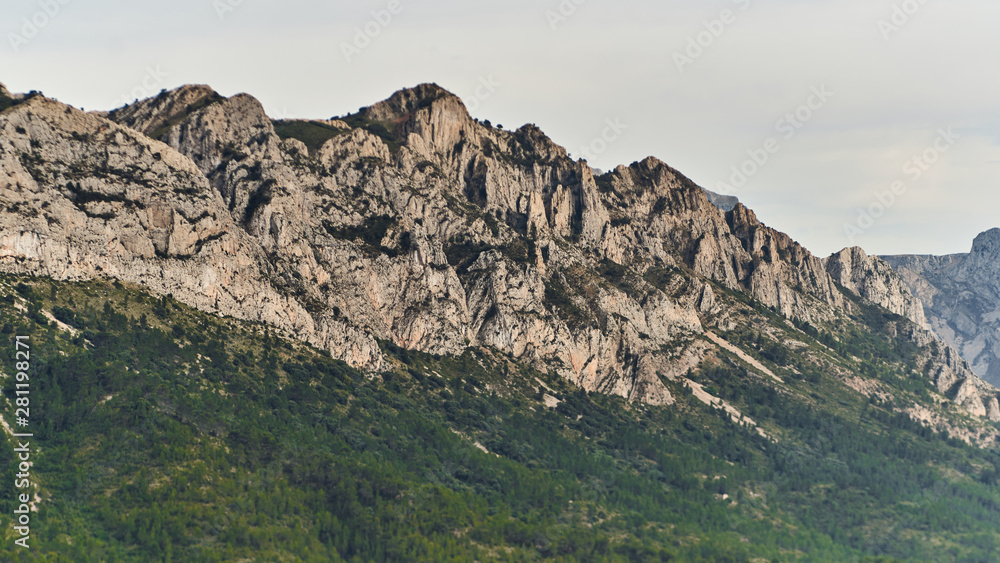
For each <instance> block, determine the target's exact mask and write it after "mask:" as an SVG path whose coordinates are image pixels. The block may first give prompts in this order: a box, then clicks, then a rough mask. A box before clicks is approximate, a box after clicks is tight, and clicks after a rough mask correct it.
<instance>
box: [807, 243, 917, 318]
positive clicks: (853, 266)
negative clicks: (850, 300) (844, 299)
mask: <svg viewBox="0 0 1000 563" xmlns="http://www.w3.org/2000/svg"><path fill="white" fill-rule="evenodd" d="M825 264H826V271H827V272H828V273H829V274H830V276H832V277H833V280H834V281H835V282H837V283H839V284H840V285H841V286H843V287H844V288H845V289H847V290H848V291H851V292H853V293H854V294H856V295H860V296H861V297H864V298H865V299H867V300H869V301H871V302H872V303H876V304H878V305H880V306H882V307H884V308H885V309H888V310H889V311H891V312H893V313H896V314H897V315H900V316H902V317H906V318H908V319H910V320H911V321H913V322H914V323H916V324H917V325H919V326H921V327H924V328H927V319H926V318H925V317H924V308H923V304H922V303H921V302H920V300H919V299H917V298H916V297H915V296H914V295H913V293H912V292H911V291H910V289H909V288H908V287H907V286H906V284H905V283H904V282H903V280H902V279H901V278H900V277H899V275H898V274H896V272H895V271H894V270H893V269H892V266H890V265H889V264H888V263H887V262H886V261H884V260H882V259H881V258H878V257H876V256H868V255H867V254H865V251H864V250H862V249H860V248H858V247H856V246H855V247H853V248H845V249H844V250H841V251H840V252H837V253H835V254H833V255H832V256H830V257H829V258H827V259H826V260H825Z"/></svg>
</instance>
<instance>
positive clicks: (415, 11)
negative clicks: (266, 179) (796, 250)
mask: <svg viewBox="0 0 1000 563" xmlns="http://www.w3.org/2000/svg"><path fill="white" fill-rule="evenodd" d="M390 8H393V10H392V11H395V12H397V13H395V14H393V13H391V12H390ZM46 10H47V11H48V13H46ZM727 10H728V12H727ZM50 14H51V15H50ZM380 20H381V21H380ZM32 22H33V23H32ZM998 23H1000V3H997V2H996V1H995V0H951V1H949V2H944V1H943V0H923V1H922V2H921V1H920V0H836V1H835V0H808V1H802V0H799V1H794V2H793V1H791V0H712V1H669V2H661V1H657V2H653V1H639V0H615V1H611V0H541V1H538V0H535V1H527V0H503V1H500V0H479V1H471V2H470V1H468V0H466V1H463V2H459V1H458V0H434V1H433V2H431V1H428V0H423V1H421V0H376V1H358V2H318V1H309V0H283V1H281V2H278V1H270V2H269V1H265V0H173V1H172V2H169V3H167V2H148V1H146V2H137V1H134V0H132V1H124V0H118V1H115V0H6V1H5V2H4V3H3V5H2V7H0V32H2V33H3V44H0V81H2V82H4V83H5V84H6V85H7V86H8V87H9V88H10V89H11V90H13V91H27V90H32V89H35V90H41V91H43V92H44V93H45V94H47V95H49V96H53V97H56V98H58V99H60V100H62V101H64V102H67V103H71V104H73V105H76V106H82V107H85V108H86V109H110V108H112V107H115V106H118V105H120V104H121V103H122V102H123V100H131V99H133V98H135V97H136V96H139V95H154V94H156V93H157V92H158V91H159V90H160V89H161V88H173V87H176V86H179V85H182V84H187V83H206V84H210V85H211V86H213V87H214V88H215V89H216V90H218V91H219V92H220V93H222V94H225V95H232V94H235V93H238V92H248V93H251V94H253V95H254V96H256V97H257V98H259V99H260V100H261V101H262V102H263V103H264V105H265V107H266V108H267V109H268V112H269V113H270V114H271V116H272V117H320V118H326V117H330V116H333V115H342V114H346V113H349V112H353V111H356V110H357V109H358V107H360V106H363V105H368V104H370V103H373V102H375V101H378V100H381V99H384V98H385V97H387V96H389V95H390V94H391V93H392V92H394V91H395V90H397V89H399V88H402V87H406V86H413V85H416V84H418V83H421V82H437V83H438V84H440V85H442V86H444V87H445V88H448V89H449V90H451V91H453V92H455V93H456V94H458V95H459V96H461V97H462V98H463V99H465V100H466V103H467V105H469V106H470V108H473V112H472V113H473V115H475V116H476V117H480V118H483V119H490V120H491V121H493V123H499V124H503V125H504V126H505V127H506V128H508V129H510V128H516V127H518V126H520V125H522V124H524V123H529V122H531V123H535V124H537V125H538V126H539V127H541V128H542V129H543V130H544V131H545V132H547V133H548V134H549V135H550V136H551V137H552V138H553V139H554V140H555V141H556V142H557V143H559V144H562V145H564V146H565V147H567V149H569V151H570V152H571V154H573V155H574V156H584V155H585V154H589V160H590V162H591V164H592V165H593V166H596V167H599V168H603V169H609V168H612V167H614V166H616V165H617V164H628V163H630V162H633V161H635V160H638V159H641V158H644V157H645V156H648V155H653V156H656V157H658V158H661V159H662V160H664V161H666V162H667V163H669V164H671V165H672V166H674V167H675V168H677V169H679V170H680V171H681V172H683V173H685V174H686V175H688V176H690V177H691V178H692V179H693V180H694V181H696V182H698V183H699V184H701V185H702V186H705V187H707V188H709V189H712V190H715V191H720V192H725V193H733V194H734V195H737V196H739V197H740V198H741V199H742V200H743V201H744V202H746V203H747V204H748V205H749V206H750V207H751V208H753V209H754V210H755V211H756V212H757V213H758V215H759V217H760V218H761V219H762V220H763V221H764V222H766V223H768V224H770V225H772V226H774V227H776V228H779V229H781V230H783V231H785V232H787V233H788V234H790V235H791V236H792V237H793V238H795V239H796V240H798V241H799V242H802V243H803V244H805V245H806V246H807V247H808V248H810V249H811V250H813V251H814V252H815V253H817V254H820V255H826V254H829V253H830V252H833V251H835V250H838V249H840V248H842V247H844V246H848V245H850V244H852V243H854V244H858V245H860V246H862V247H864V248H865V249H866V250H867V251H869V252H870V253H879V254H887V253H904V252H905V253H937V254H942V253H951V252H965V251H967V250H968V248H969V247H970V246H971V241H972V238H973V237H974V236H975V235H976V234H977V233H978V232H980V231H983V230H985V229H987V228H991V227H995V226H1000V216H998V215H1000V214H998V212H997V211H998V209H1000V190H998V189H997V188H1000V148H998V146H997V145H998V141H1000V106H998V100H1000V74H998V72H997V69H998V63H1000V42H998V41H997V40H996V28H997V24H998ZM366 29H367V31H368V33H366V32H365V30H366ZM359 30H360V31H359ZM359 33H361V34H362V36H361V37H359V36H358V34H359ZM345 46H346V47H345ZM345 53H346V54H345ZM487 84H491V85H490V86H488V87H487V86H486V85H487ZM477 88H478V90H477ZM814 92H815V93H814ZM817 93H818V94H817ZM820 94H821V95H820ZM810 105H811V106H812V107H811V108H810V107H809V106H810ZM789 114H790V115H791V117H790V118H789V117H788V115H789ZM796 114H798V116H797V117H796ZM609 122H610V123H617V125H616V126H615V127H611V126H609ZM949 131H950V133H949ZM602 135H604V136H605V137H606V138H607V139H612V140H610V141H609V142H605V141H604V140H603V139H602V140H600V141H597V139H600V138H601V137H602ZM753 156H756V158H757V160H758V161H760V162H764V164H763V165H758V164H756V163H754V162H753V161H752V160H750V161H749V162H746V161H747V160H748V159H751V158H752V157H753ZM765 157H766V161H764V158H765ZM914 157H918V158H919V159H920V160H921V161H920V162H915V161H913V160H912V159H913V158H914ZM925 158H926V159H927V161H928V162H923V160H924V159H925ZM734 167H743V168H744V169H745V172H750V174H745V176H746V178H745V182H743V180H744V179H743V178H740V177H739V175H737V176H736V177H735V178H733V176H734V172H733V168H734ZM755 169H756V170H755ZM734 180H735V182H734ZM894 182H900V183H898V184H894ZM740 183H742V185H737V184H740ZM893 188H895V189H896V191H897V194H892V195H885V193H890V194H891V190H892V189H893ZM877 194H883V195H881V196H879V195H877ZM880 199H881V200H882V202H880ZM884 203H888V205H884ZM862 209H864V210H866V211H865V214H864V215H862V214H861V213H860V210H862ZM845 227H849V228H848V229H847V230H846V231H845Z"/></svg>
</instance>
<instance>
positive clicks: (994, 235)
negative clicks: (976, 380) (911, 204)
mask: <svg viewBox="0 0 1000 563" xmlns="http://www.w3.org/2000/svg"><path fill="white" fill-rule="evenodd" d="M883 258H884V259H885V261H886V262H888V263H889V264H891V265H892V267H893V268H895V269H896V271H897V272H898V273H899V275H900V276H901V277H902V278H903V279H904V280H905V281H906V283H907V284H908V285H909V287H910V288H911V289H912V291H913V293H914V294H915V295H917V296H918V297H919V298H920V300H921V301H922V302H923V305H924V308H925V310H926V313H927V318H928V320H929V322H930V326H931V327H932V328H933V330H934V332H935V333H936V334H937V335H938V336H939V337H940V338H941V339H942V340H943V341H944V342H946V343H948V345H950V346H952V347H954V348H955V349H956V350H958V351H959V352H960V353H961V354H962V357H964V358H965V359H966V360H968V361H969V363H970V364H972V368H973V370H975V372H976V373H977V374H979V375H980V376H981V377H983V378H984V379H985V380H986V381H988V382H990V383H992V384H994V385H997V384H1000V315H998V312H1000V266H998V264H1000V229H992V230H989V231H986V232H984V233H981V234H980V235H979V236H978V237H976V240H975V241H974V242H973V244H972V251H971V252H970V253H968V254H956V255H951V256H884V257H883Z"/></svg>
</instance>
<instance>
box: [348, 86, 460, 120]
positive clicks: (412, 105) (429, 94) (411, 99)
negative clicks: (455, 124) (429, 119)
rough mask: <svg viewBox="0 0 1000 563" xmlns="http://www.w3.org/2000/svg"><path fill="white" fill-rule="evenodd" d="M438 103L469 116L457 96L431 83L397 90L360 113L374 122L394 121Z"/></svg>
mask: <svg viewBox="0 0 1000 563" xmlns="http://www.w3.org/2000/svg"><path fill="white" fill-rule="evenodd" d="M438 102H444V103H445V104H447V106H448V107H447V109H450V110H453V111H456V112H458V113H460V114H462V115H464V116H465V117H468V116H469V112H468V111H467V110H466V109H465V104H463V103H462V100H461V99H459V97H458V96H456V95H455V94H452V93H451V92H449V91H448V90H445V89H444V88H442V87H440V86H438V85H437V84H433V83H425V84H419V85H417V86H414V87H413V88H404V89H402V90H399V91H398V92H396V93H395V94H393V95H392V96H390V97H389V98H388V99H387V100H384V101H381V102H379V103H377V104H375V105H373V106H370V107H367V108H364V109H363V110H362V111H361V113H362V114H364V116H365V117H367V118H369V119H373V120H376V121H396V120H399V119H403V118H406V117H407V116H409V115H411V114H413V113H414V112H416V111H418V110H420V109H423V108H427V107H431V106H433V105H435V104H436V103H438Z"/></svg>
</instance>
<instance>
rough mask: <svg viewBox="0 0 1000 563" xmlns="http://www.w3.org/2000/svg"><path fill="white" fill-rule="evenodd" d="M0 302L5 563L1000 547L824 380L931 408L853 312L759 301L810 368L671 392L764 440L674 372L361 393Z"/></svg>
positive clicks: (372, 381)
mask: <svg viewBox="0 0 1000 563" xmlns="http://www.w3.org/2000/svg"><path fill="white" fill-rule="evenodd" d="M0 295H2V301H0V332H2V338H0V343H2V345H3V346H4V350H5V352H4V354H3V358H4V360H3V364H2V365H0V369H2V372H3V374H4V376H5V378H4V379H3V389H4V393H5V396H6V399H7V405H6V408H5V416H4V418H5V420H6V421H8V423H12V422H13V410H14V408H15V406H14V403H13V401H14V399H15V397H14V394H13V384H14V380H13V378H12V374H13V373H14V371H15V369H14V367H15V358H14V350H15V345H14V343H13V341H14V337H15V336H16V335H27V336H30V346H31V366H30V370H31V371H30V376H31V380H30V381H31V392H32V395H31V401H32V408H31V426H30V428H29V429H28V431H33V432H34V435H35V436H34V438H33V439H32V440H33V443H32V445H33V447H34V449H35V453H34V454H33V458H32V460H33V462H34V465H33V466H32V468H31V475H32V480H33V481H35V482H36V483H37V485H38V492H39V494H40V497H41V501H40V502H39V503H38V512H37V513H33V514H32V517H31V534H30V545H31V547H30V548H29V549H23V548H21V547H18V546H16V545H14V543H13V542H14V539H15V537H17V535H16V533H15V532H14V531H13V529H12V527H11V526H10V525H7V524H5V525H4V527H3V528H2V530H3V534H4V538H3V541H2V544H0V559H2V560H3V561H11V562H14V561H185V562H188V561H191V562H195V561H340V560H346V561H472V560H479V561H536V560H557V561H671V560H676V561H894V560H903V561H909V560H913V561H993V560H995V558H996V553H998V552H1000V532H998V530H1000V487H998V486H997V481H998V471H1000V456H998V455H997V453H996V452H995V451H993V450H990V449H979V448H974V447H972V446H969V445H966V444H965V443H964V442H962V441H959V440H957V439H954V438H949V437H947V436H946V435H943V434H941V433H938V432H935V431H933V430H930V429H928V428H925V427H923V426H921V425H919V424H917V423H916V422H913V421H912V420H911V419H910V418H909V417H908V416H906V415H904V414H900V413H898V412H896V411H895V410H894V409H893V408H892V406H891V405H887V404H884V403H882V402H880V401H878V400H868V399H867V398H865V397H864V396H863V395H861V394H860V393H858V392H856V391H854V390H852V389H851V388H849V387H847V386H846V385H844V383H843V382H842V380H841V379H840V378H838V377H835V376H834V375H832V373H834V372H835V371H836V369H849V370H853V371H856V372H857V373H859V374H862V375H864V376H866V377H869V378H872V379H874V380H877V381H879V382H881V384H883V385H886V386H888V387H890V388H892V389H894V390H896V391H897V397H913V398H916V399H919V400H925V401H928V402H929V401H930V397H932V396H933V395H934V393H933V390H932V389H931V387H930V385H929V384H928V383H927V382H926V380H925V379H923V378H922V377H921V376H920V373H919V369H920V367H921V366H920V365H919V364H918V362H917V358H918V357H919V354H921V353H923V352H926V351H922V350H920V349H918V348H916V347H915V346H913V345H907V344H905V343H901V342H897V341H895V340H891V339H886V338H884V337H883V336H882V335H881V333H880V332H879V329H880V324H881V323H884V322H886V318H885V317H883V316H882V314H881V313H880V312H879V311H877V310H875V309H873V308H867V309H865V308H863V307H862V310H863V311H864V313H863V314H860V315H858V317H857V319H856V322H852V323H851V324H849V325H845V328H844V329H843V331H842V332H840V333H835V329H833V328H831V327H825V328H814V327H811V326H799V327H798V328H795V327H792V326H791V325H789V324H788V323H785V322H784V321H783V320H782V319H779V318H778V317H777V316H775V315H774V314H773V313H771V312H770V311H767V310H759V309H758V310H756V312H755V313H754V315H756V317H754V318H752V319H750V320H751V321H753V322H758V321H761V320H763V322H767V323H770V325H769V326H770V327H771V330H772V332H773V331H777V330H780V331H786V332H787V333H788V334H791V335H794V337H795V338H796V339H798V340H799V341H801V342H803V343H804V344H805V345H806V346H807V347H808V350H811V351H812V353H813V355H812V356H811V355H810V354H808V353H804V352H789V350H788V349H787V348H785V347H782V346H781V345H780V344H776V343H775V342H778V341H775V342H771V341H770V340H768V339H767V338H766V337H765V338H764V341H761V334H762V333H760V332H757V333H754V332H751V331H749V330H740V329H737V330H734V331H731V332H729V333H726V334H725V336H726V338H727V339H728V340H729V341H730V342H736V343H740V344H742V345H743V348H745V349H748V350H753V351H754V352H753V353H754V354H757V355H758V356H759V360H760V361H761V362H764V363H765V364H766V365H767V366H768V367H769V368H771V369H773V370H775V372H776V373H777V374H778V375H779V376H781V378H782V379H784V381H785V383H784V384H782V385H775V384H773V382H769V381H768V380H767V379H766V378H760V377H754V376H752V375H751V374H750V373H748V370H747V369H746V366H745V365H744V363H743V361H742V360H740V359H738V358H736V357H735V356H733V357H729V356H722V357H721V359H720V360H719V361H718V362H715V364H714V365H712V366H709V367H705V368H703V369H702V370H701V371H700V372H698V373H693V374H691V375H690V377H691V378H692V379H693V380H695V381H697V382H698V383H700V384H701V385H703V386H704V388H705V389H706V390H707V391H709V392H711V393H712V394H713V395H716V396H718V397H721V398H723V399H725V400H727V401H728V402H729V403H731V404H733V405H734V406H736V407H737V408H739V409H740V411H741V412H742V413H744V414H745V415H746V416H748V417H751V418H753V419H754V420H755V421H756V422H757V423H758V424H759V426H760V428H761V429H762V430H763V432H764V433H765V434H766V435H767V437H764V436H762V435H761V434H760V433H759V432H758V431H757V430H756V429H755V428H752V427H750V426H748V425H740V424H737V423H735V422H733V421H732V420H731V419H730V417H729V415H728V414H726V413H725V412H723V411H722V410H721V409H715V408H712V407H709V406H706V405H704V404H703V403H701V402H700V401H698V400H697V399H696V398H695V397H694V396H693V395H692V394H691V392H690V391H689V390H687V388H684V387H681V386H679V385H678V384H675V383H673V382H667V384H668V386H669V387H670V390H671V393H672V394H673V396H674V398H675V399H676V403H675V404H673V405H668V406H659V407H653V406H644V405H637V404H630V403H627V402H626V401H624V400H623V399H620V398H614V397H608V396H604V395H599V394H594V393H589V394H588V393H586V392H583V391H580V390H579V389H576V388H574V387H573V386H572V385H571V384H569V383H568V382H566V381H565V380H564V379H562V378H559V377H557V376H555V375H552V374H545V373H540V372H536V371H533V370H531V369H528V368H525V367H523V366H520V365H517V364H513V363H510V362H509V361H507V360H506V359H505V358H504V357H503V356H501V355H499V354H496V353H493V352H491V351H490V350H482V349H469V350H468V351H467V352H466V353H465V354H464V355H463V356H461V357H457V358H452V357H435V356H430V355H426V354H422V353H415V352H410V351H406V350H402V349H399V348H396V347H394V346H392V345H389V344H386V345H385V350H386V352H387V353H388V355H389V356H390V359H391V361H392V365H393V367H392V369H391V370H389V371H386V372H384V373H382V374H378V375H374V374H373V375H366V374H362V373H359V372H357V371H355V370H353V369H351V368H350V367H348V366H347V365H345V364H344V363H342V362H339V361H335V360H332V359H330V358H329V356H328V355H327V354H325V353H323V352H321V351H318V350H315V349H312V348H309V347H307V346H305V345H303V344H301V343H298V342H295V341H292V340H288V339H285V338H282V337H281V336H279V335H277V334H275V333H273V332H271V331H270V330H269V329H267V328H266V327H264V326H263V325H253V324H250V323H244V322H237V321H235V320H232V319H223V318H218V317H213V316H211V315H208V314H205V313H201V312H198V311H195V310H193V309H190V308H188V307H186V306H183V305H181V304H179V303H177V302H176V301H174V300H172V299H168V298H162V299H161V298H157V297H153V296H151V295H149V294H147V293H145V292H143V291H142V290H141V289H139V288H135V287H125V286H122V285H120V284H117V283H112V282H86V283H57V282H52V281H50V280H45V279H35V278H22V277H16V276H0ZM725 298H727V299H731V300H733V303H734V306H736V305H735V304H738V296H735V295H729V296H727V297H725ZM744 306H746V307H747V308H748V310H749V309H752V306H751V304H744ZM49 314H51V315H52V316H53V317H54V318H55V319H57V320H58V321H59V322H58V323H57V322H53V321H50V320H49V319H48V317H47V315H49ZM754 319H756V320H754ZM748 322H749V321H748ZM60 323H64V325H65V326H63V325H61V324H60ZM67 327H68V328H67ZM814 356H823V357H825V358H827V362H828V364H827V365H825V366H824V365H817V364H816V363H815V362H812V361H811V360H809V358H812V357H814ZM553 399H555V400H553ZM556 401H558V404H557V405H556V406H554V407H550V406H547V405H552V404H554V403H556ZM953 417H954V418H955V419H956V420H959V419H961V417H962V415H960V414H958V413H957V412H955V413H954V414H953ZM15 445H16V444H12V442H11V440H10V439H8V440H5V441H4V442H3V445H2V446H0V483H3V484H4V485H3V487H2V488H0V512H2V513H3V514H4V515H7V518H6V519H5V520H4V522H9V518H10V517H11V516H12V515H13V512H14V510H15V508H17V503H16V502H15V498H14V494H15V492H16V491H17V489H15V488H14V486H13V483H14V481H15V473H17V468H16V465H15V452H14V449H13V448H14V447H15Z"/></svg>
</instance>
